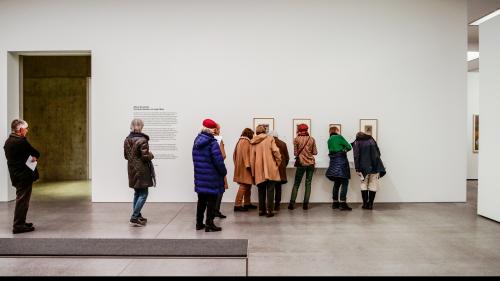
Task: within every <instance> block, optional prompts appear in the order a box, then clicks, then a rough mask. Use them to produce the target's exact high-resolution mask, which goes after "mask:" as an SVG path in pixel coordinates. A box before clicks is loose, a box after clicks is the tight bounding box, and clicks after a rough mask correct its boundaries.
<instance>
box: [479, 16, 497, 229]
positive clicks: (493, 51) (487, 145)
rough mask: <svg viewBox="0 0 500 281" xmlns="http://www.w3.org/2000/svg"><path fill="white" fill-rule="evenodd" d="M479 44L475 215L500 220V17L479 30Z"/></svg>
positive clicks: (482, 25) (484, 24) (483, 25)
mask: <svg viewBox="0 0 500 281" xmlns="http://www.w3.org/2000/svg"><path fill="white" fill-rule="evenodd" d="M479 39H480V41H481V45H480V47H479V48H480V49H479V51H480V53H481V79H480V82H479V84H480V89H481V94H480V96H479V107H480V112H481V117H480V122H481V125H480V129H481V135H480V149H481V156H480V157H479V182H478V197H477V213H478V214H479V215H482V216H485V217H488V218H490V219H493V220H496V221H500V204H499V203H498V198H500V185H499V183H498V167H499V163H498V159H499V158H500V146H499V142H498V140H499V139H500V129H499V126H498V121H499V120H500V110H499V108H500V79H499V75H500V17H498V16H497V17H495V18H493V19H491V20H489V21H487V22H485V23H483V24H481V26H480V27H479Z"/></svg>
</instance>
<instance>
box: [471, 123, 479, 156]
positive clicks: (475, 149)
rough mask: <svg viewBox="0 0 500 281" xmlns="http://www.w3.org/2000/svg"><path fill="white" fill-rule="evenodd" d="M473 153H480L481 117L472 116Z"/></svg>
mask: <svg viewBox="0 0 500 281" xmlns="http://www.w3.org/2000/svg"><path fill="white" fill-rule="evenodd" d="M472 152H474V153H478V152H479V115H478V114H474V115H473V116H472Z"/></svg>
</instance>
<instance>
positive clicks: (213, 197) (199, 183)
mask: <svg viewBox="0 0 500 281" xmlns="http://www.w3.org/2000/svg"><path fill="white" fill-rule="evenodd" d="M216 128H217V123H215V122H214V121H213V120H211V119H205V120H204V121H203V128H202V129H201V132H200V133H199V134H198V136H197V137H196V139H195V140H194V144H193V165H194V190H195V192H196V193H198V205H197V209H196V230H201V229H203V228H205V231H206V232H212V231H221V230H222V228H221V227H218V226H216V225H215V224H214V217H215V205H216V201H217V196H219V194H221V193H223V192H224V177H225V176H226V174H227V170H226V165H225V164H224V157H223V156H222V152H221V149H220V147H219V144H218V143H217V140H216V139H215V137H214V134H215V131H216ZM205 210H206V211H207V215H206V220H205V223H206V224H203V217H204V215H205Z"/></svg>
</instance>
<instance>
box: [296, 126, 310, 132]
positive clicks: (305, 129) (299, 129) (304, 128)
mask: <svg viewBox="0 0 500 281" xmlns="http://www.w3.org/2000/svg"><path fill="white" fill-rule="evenodd" d="M308 129H309V127H308V126H307V125H306V124H299V125H297V131H299V132H307V130H308Z"/></svg>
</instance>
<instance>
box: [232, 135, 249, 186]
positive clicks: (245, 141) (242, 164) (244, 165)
mask: <svg viewBox="0 0 500 281" xmlns="http://www.w3.org/2000/svg"><path fill="white" fill-rule="evenodd" d="M251 146H252V145H251V144H250V139H249V138H247V137H240V139H239V140H238V143H237V144H236V147H235V148H234V153H233V161H234V177H233V181H234V182H236V183H239V184H254V181H253V177H252V171H251V169H250V168H251V165H250V147H251Z"/></svg>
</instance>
